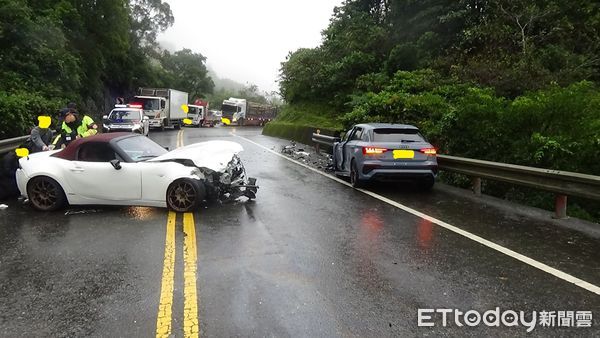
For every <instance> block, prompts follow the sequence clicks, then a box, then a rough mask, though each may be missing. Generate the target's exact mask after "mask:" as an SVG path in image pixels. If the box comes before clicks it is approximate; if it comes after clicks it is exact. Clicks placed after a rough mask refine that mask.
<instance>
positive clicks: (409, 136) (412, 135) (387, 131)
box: [373, 128, 425, 142]
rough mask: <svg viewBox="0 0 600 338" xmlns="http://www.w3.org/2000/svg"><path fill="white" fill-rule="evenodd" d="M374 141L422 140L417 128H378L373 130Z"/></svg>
mask: <svg viewBox="0 0 600 338" xmlns="http://www.w3.org/2000/svg"><path fill="white" fill-rule="evenodd" d="M373 141H374V142H423V141H425V139H424V138H423V136H422V135H421V134H420V133H419V131H418V130H417V129H397V128H379V129H375V130H373Z"/></svg>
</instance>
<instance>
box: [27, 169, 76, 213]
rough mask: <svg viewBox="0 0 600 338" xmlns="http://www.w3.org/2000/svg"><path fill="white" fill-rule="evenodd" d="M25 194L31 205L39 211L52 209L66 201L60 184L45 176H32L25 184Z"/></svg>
mask: <svg viewBox="0 0 600 338" xmlns="http://www.w3.org/2000/svg"><path fill="white" fill-rule="evenodd" d="M27 195H28V196H29V201H30V202H31V206H32V207H33V208H34V209H37V210H41V211H54V210H57V209H59V208H62V207H63V206H64V205H65V204H66V203H67V197H66V196H65V192H64V190H63V189H62V187H61V186H60V184H58V182H56V181H55V180H54V179H52V178H50V177H47V176H38V177H34V178H32V179H31V180H30V181H29V183H28V184H27Z"/></svg>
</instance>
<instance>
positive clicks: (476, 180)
mask: <svg viewBox="0 0 600 338" xmlns="http://www.w3.org/2000/svg"><path fill="white" fill-rule="evenodd" d="M471 183H472V185H473V193H474V194H475V196H481V177H473V178H472V179H471Z"/></svg>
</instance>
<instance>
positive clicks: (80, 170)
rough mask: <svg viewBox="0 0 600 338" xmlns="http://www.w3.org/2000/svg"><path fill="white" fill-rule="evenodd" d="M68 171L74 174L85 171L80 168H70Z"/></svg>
mask: <svg viewBox="0 0 600 338" xmlns="http://www.w3.org/2000/svg"><path fill="white" fill-rule="evenodd" d="M70 170H71V171H75V172H84V171H85V169H83V168H80V167H74V168H71V169H70Z"/></svg>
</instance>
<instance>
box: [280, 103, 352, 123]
mask: <svg viewBox="0 0 600 338" xmlns="http://www.w3.org/2000/svg"><path fill="white" fill-rule="evenodd" d="M275 122H276V123H278V124H284V125H294V126H302V127H312V128H321V129H329V130H341V129H342V123H341V122H340V121H339V120H338V118H337V116H336V115H335V111H332V110H331V108H330V107H328V106H326V105H322V104H314V103H303V104H294V105H286V106H284V107H283V109H282V110H281V112H279V114H278V115H277V119H276V120H275Z"/></svg>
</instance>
